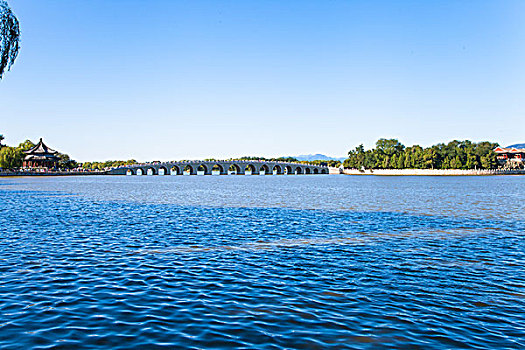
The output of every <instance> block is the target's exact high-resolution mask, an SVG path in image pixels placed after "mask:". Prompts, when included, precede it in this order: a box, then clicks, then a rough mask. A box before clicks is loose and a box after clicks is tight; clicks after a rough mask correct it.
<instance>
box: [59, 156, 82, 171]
mask: <svg viewBox="0 0 525 350" xmlns="http://www.w3.org/2000/svg"><path fill="white" fill-rule="evenodd" d="M58 158H59V161H58V167H59V168H60V169H74V168H76V167H77V166H78V163H77V162H76V161H75V160H73V159H71V158H70V157H69V155H67V154H63V153H59V154H58Z"/></svg>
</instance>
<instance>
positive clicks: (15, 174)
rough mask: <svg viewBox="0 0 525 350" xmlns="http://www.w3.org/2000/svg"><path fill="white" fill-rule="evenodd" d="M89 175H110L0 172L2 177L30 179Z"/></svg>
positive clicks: (101, 173)
mask: <svg viewBox="0 0 525 350" xmlns="http://www.w3.org/2000/svg"><path fill="white" fill-rule="evenodd" d="M88 175H108V173H107V171H103V172H82V171H78V172H72V171H70V172H66V171H64V172H56V173H55V172H49V173H36V172H35V173H30V172H23V171H20V172H8V173H7V172H5V173H4V172H0V177H29V176H88Z"/></svg>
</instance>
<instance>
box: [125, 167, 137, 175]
mask: <svg viewBox="0 0 525 350" xmlns="http://www.w3.org/2000/svg"><path fill="white" fill-rule="evenodd" d="M126 175H135V172H134V171H133V169H131V168H128V170H126Z"/></svg>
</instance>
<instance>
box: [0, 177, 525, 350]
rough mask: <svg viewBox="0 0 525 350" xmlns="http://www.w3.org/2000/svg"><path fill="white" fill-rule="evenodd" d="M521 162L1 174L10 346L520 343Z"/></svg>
mask: <svg viewBox="0 0 525 350" xmlns="http://www.w3.org/2000/svg"><path fill="white" fill-rule="evenodd" d="M523 179H524V178H523V177H451V178H439V177H384V178H380V177H349V176H315V177H313V176H312V177H308V176H302V177H300V176H297V177H293V176H289V177H285V176H251V177H249V176H247V177H243V176H231V177H226V176H200V177H195V176H192V177H182V176H177V177H175V176H150V177H147V176H140V177H138V176H133V177H131V176H130V177H125V176H122V177H103V176H101V177H67V178H11V179H0V196H1V203H0V211H1V215H0V227H1V228H2V230H1V233H0V245H1V247H0V279H1V281H2V283H1V284H0V310H1V315H2V317H1V319H0V344H2V345H1V348H8V349H10V348H12V349H20V348H50V347H62V348H79V347H82V348H108V349H109V348H110V349H114V348H115V349H118V348H123V349H129V348H137V349H143V348H157V347H159V348H160V347H166V348H235V347H238V348H248V349H254V348H255V349H258V348H261V349H262V348H264V349H266V348H298V349H302V348H305V349H312V348H314V349H315V348H318V349H325V348H334V349H340V348H351V349H376V348H425V349H432V348H433V349H443V348H494V349H496V348H497V349H504V348H508V349H510V348H513V349H514V348H523V347H524V346H525V330H524V329H523V327H522V325H523V324H525V316H523V312H522V310H523V309H524V307H525V298H524V297H525V288H524V287H525V272H524V269H523V266H524V263H525V259H524V252H525V249H524V248H525V244H524V240H523V233H524V232H525V215H524V212H523V209H524V205H523V198H524V194H525V191H524V188H525V187H524V186H523V181H524V180H523Z"/></svg>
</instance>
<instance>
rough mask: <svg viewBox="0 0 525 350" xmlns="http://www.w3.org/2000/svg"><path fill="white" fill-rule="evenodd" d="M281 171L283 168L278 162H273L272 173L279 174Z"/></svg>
mask: <svg viewBox="0 0 525 350" xmlns="http://www.w3.org/2000/svg"><path fill="white" fill-rule="evenodd" d="M282 173H283V168H282V167H281V166H280V165H279V164H275V165H274V166H273V168H272V174H274V175H281V174H282Z"/></svg>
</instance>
